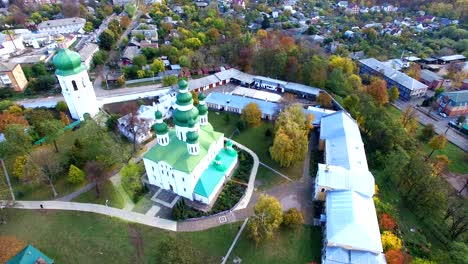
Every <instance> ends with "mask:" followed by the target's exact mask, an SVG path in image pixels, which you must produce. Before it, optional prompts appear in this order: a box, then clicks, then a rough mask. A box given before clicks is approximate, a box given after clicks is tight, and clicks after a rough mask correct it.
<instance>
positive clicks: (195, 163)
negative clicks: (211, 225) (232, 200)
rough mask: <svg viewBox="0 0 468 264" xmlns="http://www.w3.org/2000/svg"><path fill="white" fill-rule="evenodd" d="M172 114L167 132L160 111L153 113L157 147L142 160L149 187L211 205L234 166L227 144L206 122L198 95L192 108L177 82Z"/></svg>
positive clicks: (184, 86) (184, 89) (185, 85)
mask: <svg viewBox="0 0 468 264" xmlns="http://www.w3.org/2000/svg"><path fill="white" fill-rule="evenodd" d="M176 98H177V99H176V108H175V110H174V113H173V117H174V123H175V128H169V127H168V126H167V124H166V123H165V122H164V121H163V116H162V113H161V112H160V111H157V112H156V113H155V117H156V124H155V125H154V130H155V131H156V134H157V136H156V138H157V144H156V145H155V146H154V147H152V148H151V149H150V150H149V151H148V152H147V153H146V154H145V155H144V157H143V162H144V164H145V169H146V174H147V177H148V182H149V184H150V185H154V186H158V187H159V188H162V189H164V190H168V191H171V192H173V193H175V194H177V195H179V196H181V197H184V198H186V199H188V200H191V201H197V202H200V203H203V204H208V205H212V204H213V203H214V201H215V198H216V196H217V194H218V193H219V192H220V191H221V189H222V186H223V185H224V183H225V182H226V181H227V179H228V178H229V177H230V174H231V172H232V171H233V169H234V167H235V166H236V164H237V152H236V151H235V150H234V148H233V146H232V142H231V141H229V140H228V141H227V142H226V144H225V143H224V135H223V133H219V132H216V131H214V129H213V127H212V126H211V124H210V123H209V122H208V106H207V105H206V103H205V101H204V99H205V97H204V95H203V94H200V95H199V96H198V98H199V102H200V103H199V105H198V107H195V106H194V105H193V99H192V94H191V93H190V92H189V90H188V83H187V82H186V81H183V80H182V81H180V82H179V91H178V94H177V97H176Z"/></svg>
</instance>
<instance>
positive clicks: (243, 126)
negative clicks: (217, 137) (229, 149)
mask: <svg viewBox="0 0 468 264" xmlns="http://www.w3.org/2000/svg"><path fill="white" fill-rule="evenodd" d="M246 128H247V123H245V121H244V120H243V119H240V120H239V121H237V129H239V131H243V130H245V129H246Z"/></svg>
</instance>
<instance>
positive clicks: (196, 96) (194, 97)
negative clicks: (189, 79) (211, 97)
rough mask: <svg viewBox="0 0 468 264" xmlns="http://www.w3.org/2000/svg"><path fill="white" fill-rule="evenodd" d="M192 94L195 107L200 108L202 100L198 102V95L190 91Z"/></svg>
mask: <svg viewBox="0 0 468 264" xmlns="http://www.w3.org/2000/svg"><path fill="white" fill-rule="evenodd" d="M190 93H191V94H192V99H193V105H194V106H198V104H199V103H200V100H198V93H197V92H195V91H190Z"/></svg>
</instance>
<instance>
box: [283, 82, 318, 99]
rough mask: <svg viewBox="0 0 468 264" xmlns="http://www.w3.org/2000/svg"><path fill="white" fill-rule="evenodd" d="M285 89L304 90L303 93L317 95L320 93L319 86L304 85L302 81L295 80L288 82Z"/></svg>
mask: <svg viewBox="0 0 468 264" xmlns="http://www.w3.org/2000/svg"><path fill="white" fill-rule="evenodd" d="M285 89H287V90H292V91H297V92H302V93H307V94H314V95H316V96H317V95H318V94H319V93H320V89H319V88H315V87H312V86H307V85H303V84H300V83H293V82H288V83H287V84H286V87H285Z"/></svg>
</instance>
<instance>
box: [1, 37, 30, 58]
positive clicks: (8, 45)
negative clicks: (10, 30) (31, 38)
mask: <svg viewBox="0 0 468 264" xmlns="http://www.w3.org/2000/svg"><path fill="white" fill-rule="evenodd" d="M24 49H25V47H24V45H23V38H22V37H21V36H20V37H18V38H14V37H10V36H8V35H5V34H1V33H0V58H2V57H3V58H8V57H10V56H11V55H12V54H14V53H18V52H21V51H23V50H24Z"/></svg>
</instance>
